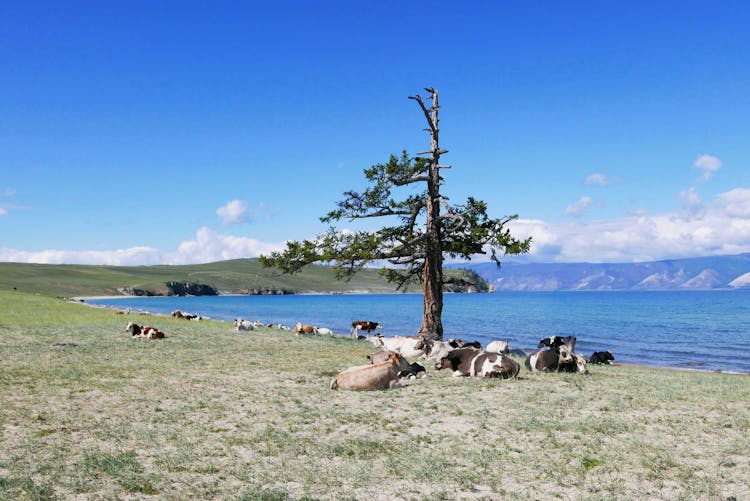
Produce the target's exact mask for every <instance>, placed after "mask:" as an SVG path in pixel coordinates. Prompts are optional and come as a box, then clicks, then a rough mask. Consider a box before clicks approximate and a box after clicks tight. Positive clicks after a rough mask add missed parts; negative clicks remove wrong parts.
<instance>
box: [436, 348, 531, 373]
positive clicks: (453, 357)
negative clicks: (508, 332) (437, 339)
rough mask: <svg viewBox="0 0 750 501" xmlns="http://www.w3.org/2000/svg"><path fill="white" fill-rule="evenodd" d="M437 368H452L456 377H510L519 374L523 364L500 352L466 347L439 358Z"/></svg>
mask: <svg viewBox="0 0 750 501" xmlns="http://www.w3.org/2000/svg"><path fill="white" fill-rule="evenodd" d="M435 369H436V370H440V369H451V370H453V376H454V377H482V378H500V379H510V378H514V377H516V376H518V373H519V372H520V371H521V366H520V365H518V362H516V361H515V360H513V359H512V358H509V357H506V356H503V355H502V354H500V353H488V352H486V351H484V350H478V349H476V348H474V347H465V348H456V349H454V350H451V351H449V352H448V353H447V354H446V355H445V356H443V357H442V358H441V359H440V360H438V362H437V363H436V364H435Z"/></svg>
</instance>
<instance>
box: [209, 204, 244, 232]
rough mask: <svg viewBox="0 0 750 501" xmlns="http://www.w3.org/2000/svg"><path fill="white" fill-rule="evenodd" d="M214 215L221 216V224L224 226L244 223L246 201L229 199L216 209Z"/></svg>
mask: <svg viewBox="0 0 750 501" xmlns="http://www.w3.org/2000/svg"><path fill="white" fill-rule="evenodd" d="M216 215H218V216H219V217H220V218H221V224H222V225H224V226H226V225H229V224H237V223H244V222H246V221H247V201H245V200H230V201H229V202H227V203H226V204H225V205H222V206H221V207H219V208H218V209H216Z"/></svg>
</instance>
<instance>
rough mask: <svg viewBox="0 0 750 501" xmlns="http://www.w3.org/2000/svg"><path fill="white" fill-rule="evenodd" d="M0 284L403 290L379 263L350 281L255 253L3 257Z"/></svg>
mask: <svg viewBox="0 0 750 501" xmlns="http://www.w3.org/2000/svg"><path fill="white" fill-rule="evenodd" d="M448 272H449V276H451V277H452V278H454V279H455V280H454V282H455V283H454V284H451V285H450V286H449V287H448V289H447V290H451V291H454V292H473V291H486V290H487V289H488V284H487V283H485V282H484V281H483V280H482V279H481V278H479V276H478V275H476V274H474V273H473V272H469V271H464V270H448ZM0 289H5V290H13V289H16V290H18V291H22V292H31V293H38V294H42V295H47V296H65V297H75V296H116V295H185V294H192V295H211V294H301V293H334V294H335V293H365V292H369V293H395V292H399V291H397V290H396V286H395V285H394V284H390V283H388V282H386V280H385V279H384V278H383V277H381V275H380V273H379V271H378V270H377V269H363V270H361V271H360V272H359V273H357V274H356V275H355V276H354V277H353V278H352V279H351V280H349V281H346V280H336V277H335V275H334V273H333V270H332V269H331V268H329V267H327V266H315V265H311V266H307V267H305V268H304V270H303V271H301V272H300V273H296V274H294V275H285V274H283V273H281V272H280V271H278V270H275V269H270V268H263V267H262V266H261V264H260V263H259V262H258V260H257V259H234V260H230V261H220V262H216V263H207V264H196V265H182V266H170V265H160V266H99V265H72V264H29V263H0ZM420 291H421V286H420V285H417V286H410V287H409V289H408V292H420Z"/></svg>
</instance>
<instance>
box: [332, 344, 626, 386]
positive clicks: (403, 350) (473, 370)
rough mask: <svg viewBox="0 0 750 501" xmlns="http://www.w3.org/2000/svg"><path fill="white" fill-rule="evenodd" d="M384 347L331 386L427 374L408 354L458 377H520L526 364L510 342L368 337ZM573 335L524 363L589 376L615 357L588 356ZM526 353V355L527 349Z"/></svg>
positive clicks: (388, 382) (531, 367)
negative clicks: (578, 348)
mask: <svg viewBox="0 0 750 501" xmlns="http://www.w3.org/2000/svg"><path fill="white" fill-rule="evenodd" d="M367 340H368V341H369V342H370V343H372V345H373V346H374V347H375V348H380V350H381V351H379V352H377V353H373V354H371V355H368V357H367V358H368V360H369V362H370V363H369V364H367V365H359V366H355V367H350V368H348V369H346V370H345V371H343V372H341V373H340V374H339V375H337V376H336V377H335V378H334V379H333V381H331V388H332V389H337V388H341V389H347V390H381V389H387V388H394V387H397V386H400V385H401V380H402V379H404V378H405V377H406V378H412V377H424V376H425V375H426V372H425V370H424V367H422V366H421V365H419V364H418V363H409V361H408V360H407V358H414V357H420V358H424V359H427V360H431V361H434V364H435V365H434V368H435V370H442V369H450V370H451V371H452V374H453V376H454V377H477V378H499V379H510V378H515V377H517V376H518V374H519V373H520V372H521V366H520V364H519V363H518V362H516V361H515V360H514V359H512V358H511V357H510V356H509V355H510V354H511V353H515V354H518V353H519V352H520V353H523V352H521V351H520V350H511V349H510V348H509V346H508V343H507V342H506V341H492V342H491V343H489V344H488V345H487V346H486V347H485V348H484V349H482V347H481V344H480V343H479V342H477V341H474V342H472V343H466V342H462V341H461V340H448V341H426V342H423V341H421V340H419V339H418V338H415V337H408V336H407V337H402V336H394V337H383V336H380V335H376V336H372V337H369V338H367ZM575 344H576V338H575V337H574V336H566V337H562V336H550V337H547V338H543V339H541V340H539V345H538V346H537V348H540V349H538V350H536V351H535V352H533V353H531V354H530V355H528V356H526V359H525V361H524V365H525V367H526V369H528V370H530V371H532V372H577V373H582V374H587V373H588V369H587V368H586V365H587V363H596V364H598V363H601V364H609V363H610V361H612V360H614V356H613V355H612V353H611V352H609V351H606V352H595V353H594V354H593V355H592V356H591V357H590V358H587V357H585V356H583V355H581V354H579V353H576V352H575ZM523 354H524V355H525V353H523Z"/></svg>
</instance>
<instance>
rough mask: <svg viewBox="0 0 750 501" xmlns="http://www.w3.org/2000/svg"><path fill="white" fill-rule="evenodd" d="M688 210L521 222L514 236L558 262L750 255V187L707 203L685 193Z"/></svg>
mask: <svg viewBox="0 0 750 501" xmlns="http://www.w3.org/2000/svg"><path fill="white" fill-rule="evenodd" d="M680 196H681V198H682V199H683V200H684V201H685V204H686V207H687V208H688V209H689V210H680V211H673V212H665V213H662V214H654V215H646V214H638V215H634V216H630V217H626V218H621V219H615V220H609V221H595V222H589V223H577V222H565V223H547V222H544V221H539V220H523V219H521V220H517V221H514V222H512V223H511V224H510V228H511V231H512V232H513V235H514V236H516V237H519V238H525V237H527V236H531V237H533V241H532V247H531V252H530V256H529V257H530V258H531V259H533V260H539V261H555V262H581V261H588V262H634V261H651V260H658V259H669V258H676V257H695V256H710V255H721V254H738V253H742V252H750V189H746V188H737V189H734V190H731V191H728V192H725V193H722V194H720V195H718V196H717V197H716V198H715V199H714V200H712V201H710V202H702V201H701V199H700V197H699V196H698V194H697V192H696V191H695V189H692V188H691V189H689V190H685V191H684V192H682V193H681V195H680Z"/></svg>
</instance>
